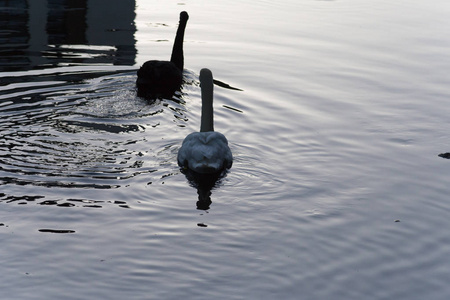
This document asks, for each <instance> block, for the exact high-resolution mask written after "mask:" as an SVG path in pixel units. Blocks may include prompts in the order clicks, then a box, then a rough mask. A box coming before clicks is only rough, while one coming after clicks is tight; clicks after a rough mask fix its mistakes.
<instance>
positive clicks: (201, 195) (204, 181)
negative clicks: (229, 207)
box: [182, 169, 228, 210]
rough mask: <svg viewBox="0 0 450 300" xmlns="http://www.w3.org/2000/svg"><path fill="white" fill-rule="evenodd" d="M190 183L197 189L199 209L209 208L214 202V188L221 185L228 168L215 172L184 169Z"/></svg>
mask: <svg viewBox="0 0 450 300" xmlns="http://www.w3.org/2000/svg"><path fill="white" fill-rule="evenodd" d="M182 172H183V173H184V175H185V176H186V179H187V180H188V181H189V184H190V185H191V186H192V187H193V188H195V189H197V195H198V201H197V203H196V205H197V209H199V210H208V209H209V208H210V206H211V204H212V200H211V195H212V190H213V189H215V188H217V187H219V186H220V184H221V182H222V180H223V179H224V178H225V177H226V176H227V174H228V170H223V171H222V172H218V173H213V174H199V173H195V172H192V171H191V170H189V169H187V170H182Z"/></svg>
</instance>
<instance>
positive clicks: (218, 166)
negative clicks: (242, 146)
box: [178, 69, 233, 174]
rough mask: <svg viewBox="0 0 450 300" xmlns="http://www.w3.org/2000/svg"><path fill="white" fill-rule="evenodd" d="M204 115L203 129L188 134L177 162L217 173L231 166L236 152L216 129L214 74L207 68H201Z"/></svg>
mask: <svg viewBox="0 0 450 300" xmlns="http://www.w3.org/2000/svg"><path fill="white" fill-rule="evenodd" d="M200 84H201V90H202V117H201V126H200V132H193V133H191V134H189V135H188V136H186V138H185V139H184V141H183V144H182V145H181V148H180V150H179V151H178V165H179V166H180V167H183V168H187V169H190V170H192V171H194V172H197V173H201V174H205V173H217V172H221V171H222V170H224V169H226V168H230V167H231V164H232V162H233V155H232V154H231V150H230V148H229V147H228V140H227V138H226V137H225V136H224V135H223V134H221V133H220V132H215V131H214V118H213V77H212V73H211V71H210V70H208V69H202V70H201V71H200Z"/></svg>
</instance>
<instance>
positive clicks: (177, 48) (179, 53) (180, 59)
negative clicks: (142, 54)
mask: <svg viewBox="0 0 450 300" xmlns="http://www.w3.org/2000/svg"><path fill="white" fill-rule="evenodd" d="M188 19H189V15H188V13H187V12H185V11H182V12H181V13H180V24H179V25H178V30H177V34H176V36H175V42H174V43H173V48H172V56H171V57H170V61H171V62H172V63H173V64H174V65H175V66H176V67H177V68H178V69H179V70H180V71H181V72H183V68H184V55H183V40H184V30H185V29H186V23H187V21H188Z"/></svg>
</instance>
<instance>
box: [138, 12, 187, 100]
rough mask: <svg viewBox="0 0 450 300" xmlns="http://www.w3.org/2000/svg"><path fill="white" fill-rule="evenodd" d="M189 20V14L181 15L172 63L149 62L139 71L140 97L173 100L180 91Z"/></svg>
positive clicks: (171, 58) (182, 13) (183, 13)
mask: <svg viewBox="0 0 450 300" xmlns="http://www.w3.org/2000/svg"><path fill="white" fill-rule="evenodd" d="M188 19H189V15H188V14H187V12H185V11H183V12H181V13H180V24H179V25H178V30H177V34H176V36H175V42H174V44H173V49H172V56H171V57H170V61H161V60H149V61H147V62H145V63H144V64H143V65H142V67H141V68H140V69H139V70H138V72H137V76H138V78H137V80H136V86H137V91H138V96H139V97H144V98H148V99H155V98H159V97H164V98H171V97H172V96H173V94H174V93H175V92H176V91H177V90H179V89H180V87H181V84H182V82H183V68H184V55H183V40H184V31H185V29H186V23H187V21H188Z"/></svg>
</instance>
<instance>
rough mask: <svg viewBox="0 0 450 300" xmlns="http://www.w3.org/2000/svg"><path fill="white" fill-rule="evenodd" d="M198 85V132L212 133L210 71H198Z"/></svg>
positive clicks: (211, 83) (212, 113)
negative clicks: (199, 94) (199, 87)
mask: <svg viewBox="0 0 450 300" xmlns="http://www.w3.org/2000/svg"><path fill="white" fill-rule="evenodd" d="M200 85H201V90H202V117H201V124H200V132H206V131H214V110H213V90H214V89H213V78H212V73H211V71H209V70H207V69H202V70H201V71H200Z"/></svg>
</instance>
